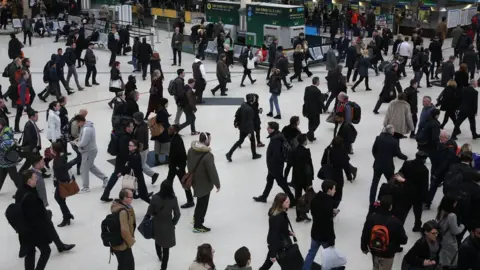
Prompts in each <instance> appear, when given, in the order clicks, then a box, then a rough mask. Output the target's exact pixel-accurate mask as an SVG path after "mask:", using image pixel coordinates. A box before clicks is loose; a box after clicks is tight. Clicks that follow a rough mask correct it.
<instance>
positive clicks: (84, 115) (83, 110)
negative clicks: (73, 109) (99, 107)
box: [78, 109, 88, 117]
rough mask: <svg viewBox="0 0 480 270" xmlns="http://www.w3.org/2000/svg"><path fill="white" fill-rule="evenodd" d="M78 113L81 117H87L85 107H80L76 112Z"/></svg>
mask: <svg viewBox="0 0 480 270" xmlns="http://www.w3.org/2000/svg"><path fill="white" fill-rule="evenodd" d="M78 114H79V115H81V116H83V117H87V114H88V111H87V109H81V110H80V111H79V112H78Z"/></svg>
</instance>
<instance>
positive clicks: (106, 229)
mask: <svg viewBox="0 0 480 270" xmlns="http://www.w3.org/2000/svg"><path fill="white" fill-rule="evenodd" d="M122 211H126V209H125V208H122V209H120V210H118V211H116V212H113V213H111V214H108V215H107V216H106V217H105V219H104V220H103V221H102V224H101V229H102V233H101V235H100V236H101V237H102V242H103V245H104V246H106V247H115V246H119V245H121V244H123V243H124V242H125V241H124V240H123V238H122V231H121V225H120V212H122Z"/></svg>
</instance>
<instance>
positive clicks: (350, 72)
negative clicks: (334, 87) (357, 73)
mask: <svg viewBox="0 0 480 270" xmlns="http://www.w3.org/2000/svg"><path fill="white" fill-rule="evenodd" d="M352 70H353V67H349V68H348V70H347V83H348V82H349V81H350V75H352Z"/></svg>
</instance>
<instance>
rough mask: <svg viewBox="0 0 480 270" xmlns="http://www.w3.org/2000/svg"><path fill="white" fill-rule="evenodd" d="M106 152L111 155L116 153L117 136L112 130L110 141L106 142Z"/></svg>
mask: <svg viewBox="0 0 480 270" xmlns="http://www.w3.org/2000/svg"><path fill="white" fill-rule="evenodd" d="M107 152H108V153H109V154H110V155H112V156H116V155H118V137H117V135H116V134H115V132H114V131H112V133H111V134H110V142H109V143H108V147H107Z"/></svg>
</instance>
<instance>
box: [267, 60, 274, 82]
mask: <svg viewBox="0 0 480 270" xmlns="http://www.w3.org/2000/svg"><path fill="white" fill-rule="evenodd" d="M272 68H273V63H268V71H267V79H268V78H270V72H271V71H272Z"/></svg>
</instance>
